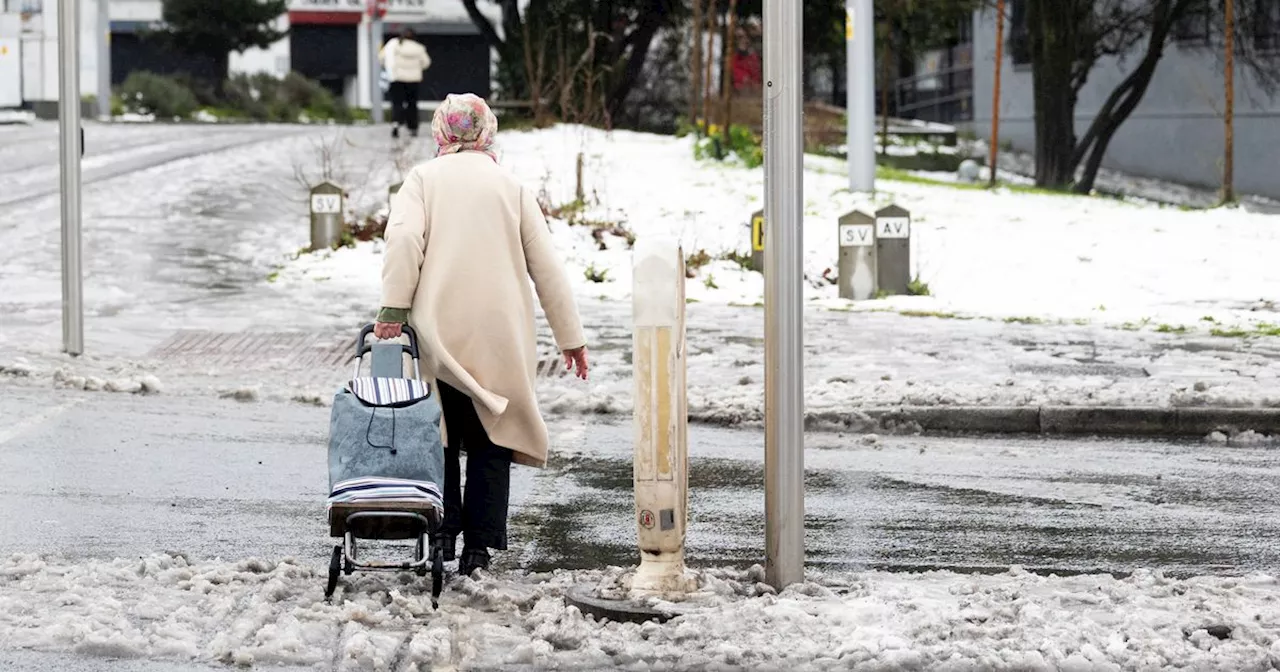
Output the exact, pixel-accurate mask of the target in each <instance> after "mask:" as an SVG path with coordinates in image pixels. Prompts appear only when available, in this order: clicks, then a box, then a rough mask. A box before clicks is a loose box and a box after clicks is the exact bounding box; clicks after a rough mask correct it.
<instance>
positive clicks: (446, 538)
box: [431, 532, 458, 562]
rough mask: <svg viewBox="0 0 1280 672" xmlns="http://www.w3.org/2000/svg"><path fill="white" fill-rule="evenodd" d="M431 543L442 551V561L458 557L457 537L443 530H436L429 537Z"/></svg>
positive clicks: (449, 560) (450, 560)
mask: <svg viewBox="0 0 1280 672" xmlns="http://www.w3.org/2000/svg"><path fill="white" fill-rule="evenodd" d="M431 545H432V546H435V547H436V548H438V549H440V550H441V551H444V561H445V562H452V561H453V560H456V559H457V557H458V537H457V536H455V535H452V534H448V533H445V532H436V533H435V534H434V535H433V536H432V537H431Z"/></svg>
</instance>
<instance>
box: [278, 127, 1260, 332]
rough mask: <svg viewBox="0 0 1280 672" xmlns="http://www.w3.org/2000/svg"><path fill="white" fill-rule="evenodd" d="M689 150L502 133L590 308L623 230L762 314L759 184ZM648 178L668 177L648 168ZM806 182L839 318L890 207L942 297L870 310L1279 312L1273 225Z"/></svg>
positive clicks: (367, 248) (701, 282) (919, 267)
mask: <svg viewBox="0 0 1280 672" xmlns="http://www.w3.org/2000/svg"><path fill="white" fill-rule="evenodd" d="M692 142H693V140H692V139H691V138H683V139H680V138H672V137H665V136H656V135H647V134H641V133H631V132H621V131H618V132H613V133H605V132H603V131H597V130H593V129H584V128H580V127H574V126H559V127H555V128H552V129H548V130H545V131H532V132H512V133H508V134H504V135H502V136H501V144H502V151H503V154H502V161H503V163H504V164H505V165H507V166H508V167H510V168H511V169H512V170H513V171H514V172H515V173H516V174H517V175H518V176H519V177H520V178H521V179H523V180H524V181H525V182H526V184H528V185H530V187H531V188H536V189H539V190H540V192H542V193H543V196H544V198H543V200H544V201H545V202H546V203H547V204H548V205H550V206H552V207H553V209H556V208H563V209H564V211H565V213H566V214H565V215H564V219H559V220H555V221H553V222H552V230H553V232H554V233H555V236H556V240H557V243H558V245H559V246H560V248H561V251H562V252H563V253H564V254H565V256H566V258H567V260H568V267H569V273H570V275H571V277H572V279H573V281H574V282H575V283H576V285H577V290H578V292H579V293H580V294H581V295H583V296H590V297H603V298H607V299H617V300H625V299H627V298H628V297H629V296H630V292H631V278H630V273H631V259H630V253H629V248H628V243H627V236H626V235H624V234H625V232H628V231H629V232H631V233H632V234H634V236H636V237H643V236H654V235H663V236H675V237H678V238H679V239H680V240H681V241H682V243H683V245H684V247H685V251H686V253H687V254H690V255H694V254H697V253H700V252H705V253H706V256H705V258H704V259H703V261H705V262H706V263H705V265H702V266H700V267H698V268H696V269H695V271H696V272H695V277H694V278H693V279H691V280H690V281H689V283H688V296H689V298H690V299H691V300H694V301H704V302H715V303H722V304H724V303H746V304H755V303H758V302H759V301H760V300H761V297H762V294H763V281H762V276H761V275H760V274H759V273H755V272H752V271H747V270H745V269H744V268H743V267H742V266H741V265H739V264H738V263H737V262H735V261H734V260H733V259H734V255H745V254H748V253H749V232H750V228H749V224H748V223H749V221H750V218H751V214H752V213H753V212H754V211H756V210H758V209H760V208H761V207H762V203H763V173H762V171H760V170H747V169H744V168H739V167H734V166H729V165H720V164H717V163H714V162H700V161H697V160H695V159H694V158H693V151H692ZM579 151H581V152H583V154H584V170H583V183H584V191H585V194H586V199H585V200H586V201H587V202H586V205H585V209H577V208H573V207H566V206H569V205H570V204H572V203H573V202H574V201H575V199H576V194H575V192H576V170H575V165H576V160H577V155H578V153H579ZM654 166H660V167H661V169H660V170H644V171H641V170H639V168H640V167H654ZM951 179H952V180H954V177H952V178H951ZM804 181H805V195H806V198H805V218H806V219H805V227H804V249H805V257H806V262H805V273H806V278H807V284H806V290H805V292H806V296H807V298H808V299H810V300H814V301H821V302H822V305H826V306H829V307H839V308H842V309H850V308H851V307H850V306H849V305H847V304H846V303H844V302H841V301H839V300H838V299H837V298H836V297H837V289H836V287H835V286H834V285H833V284H831V282H830V281H829V280H828V279H825V278H824V276H827V278H830V277H833V274H834V272H835V268H836V266H837V251H838V250H837V248H836V230H837V227H836V219H837V218H838V217H839V216H840V215H842V214H844V213H845V212H848V211H849V210H851V209H854V208H857V209H860V210H863V211H866V212H874V211H875V210H876V209H878V208H880V207H883V206H885V205H887V204H889V203H890V202H894V203H897V204H898V205H901V206H903V207H906V208H907V209H908V210H910V211H911V213H912V216H913V238H912V246H913V264H914V266H915V273H916V274H918V275H919V277H920V279H921V280H923V281H924V282H926V283H928V285H929V287H930V290H931V291H932V294H933V297H900V298H895V299H892V300H888V301H875V302H865V303H863V304H861V305H859V306H858V307H857V308H858V309H885V308H892V309H904V308H910V309H913V310H929V311H950V312H960V313H965V314H974V315H983V316H992V317H998V318H999V317H1028V316H1035V317H1039V318H1050V319H1066V320H1075V319H1087V320H1091V321H1094V322H1101V323H1110V324H1119V323H1125V322H1140V321H1146V322H1150V323H1151V326H1152V327H1153V328H1154V327H1155V326H1156V325H1157V324H1160V323H1167V324H1169V325H1170V326H1171V327H1188V328H1195V327H1196V326H1197V325H1200V326H1204V323H1202V322H1201V320H1202V318H1205V317H1212V318H1214V319H1216V320H1218V321H1219V322H1221V323H1223V324H1231V325H1235V324H1241V325H1246V324H1256V323H1259V322H1263V323H1265V322H1266V321H1267V319H1268V316H1269V315H1270V316H1274V314H1275V312H1276V311H1275V310H1274V308H1270V307H1267V306H1269V305H1270V304H1267V303H1266V302H1265V301H1261V302H1260V299H1267V298H1269V297H1272V296H1273V295H1274V294H1275V293H1276V292H1277V290H1278V289H1280V268H1277V267H1276V266H1275V265H1274V264H1270V263H1269V262H1268V261H1267V260H1268V259H1270V258H1272V257H1274V256H1275V255H1276V254H1280V232H1278V231H1277V229H1276V227H1275V226H1273V225H1272V224H1273V221H1272V218H1271V217H1269V216H1267V215H1262V214H1254V213H1248V212H1244V211H1242V210H1238V209H1216V210H1210V211H1181V210H1177V209H1173V208H1167V207H1161V206H1158V205H1156V204H1153V203H1149V202H1145V201H1139V200H1136V199H1129V200H1116V199H1108V198H1087V197H1077V196H1064V195H1051V194H1040V193H1027V192H1022V191H1010V190H1009V189H998V190H996V191H986V190H976V189H957V188H952V187H948V186H938V185H930V184H917V183H911V182H896V181H892V180H880V181H879V182H878V186H879V188H880V189H881V192H880V194H879V195H877V196H876V198H875V199H869V198H866V197H862V196H855V195H853V194H850V193H849V192H848V190H847V184H846V178H845V168H844V165H843V163H842V162H841V161H839V160H836V159H828V158H823V157H816V156H807V157H805V175H804ZM571 222H572V223H571ZM380 261H381V259H380V248H379V247H378V246H377V245H374V244H365V245H362V246H360V247H359V248H358V249H356V250H352V251H349V252H345V253H342V254H333V255H326V258H324V259H319V260H317V259H304V260H299V261H298V262H297V263H296V264H293V265H290V266H287V267H286V268H285V270H284V272H283V273H282V278H287V279H289V280H291V281H297V280H299V279H300V278H301V276H303V275H304V274H305V275H307V276H309V277H311V278H317V277H319V278H325V279H327V280H329V282H327V283H326V288H325V291H334V289H335V286H337V285H339V284H341V285H345V289H347V290H348V291H351V292H354V293H357V294H361V295H370V294H371V292H376V284H377V281H378V273H377V267H378V266H379V264H380ZM371 286H372V287H373V289H371V288H370V287H371ZM374 295H376V294H374ZM1259 305H1262V306H1263V309H1262V310H1261V311H1259V310H1258V306H1259ZM1275 321H1280V319H1277V320H1275ZM1205 328H1207V327H1205Z"/></svg>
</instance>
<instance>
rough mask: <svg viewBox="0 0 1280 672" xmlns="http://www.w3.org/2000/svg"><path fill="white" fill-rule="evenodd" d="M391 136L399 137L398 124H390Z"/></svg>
mask: <svg viewBox="0 0 1280 672" xmlns="http://www.w3.org/2000/svg"><path fill="white" fill-rule="evenodd" d="M391 137H392V138H399V137H400V127H399V126H392V127H391Z"/></svg>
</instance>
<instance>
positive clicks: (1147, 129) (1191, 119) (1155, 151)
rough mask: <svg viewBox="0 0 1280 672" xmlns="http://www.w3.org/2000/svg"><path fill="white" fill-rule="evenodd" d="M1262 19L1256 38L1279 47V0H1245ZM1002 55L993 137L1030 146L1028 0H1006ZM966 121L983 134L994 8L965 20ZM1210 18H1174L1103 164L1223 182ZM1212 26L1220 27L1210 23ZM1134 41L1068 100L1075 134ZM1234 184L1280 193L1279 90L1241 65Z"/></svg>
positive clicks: (1217, 62)
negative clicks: (968, 44)
mask: <svg viewBox="0 0 1280 672" xmlns="http://www.w3.org/2000/svg"><path fill="white" fill-rule="evenodd" d="M1248 1H1251V2H1256V3H1257V11H1261V12H1263V16H1265V17H1268V18H1269V20H1265V21H1261V22H1259V24H1258V26H1257V30H1256V34H1254V35H1251V36H1248V39H1253V40H1255V41H1256V42H1255V45H1254V46H1255V47H1256V48H1259V49H1263V50H1272V49H1280V0H1248ZM1006 5H1007V9H1006V17H1007V19H1006V24H1005V35H1006V37H1007V38H1008V41H1007V42H1006V48H1005V51H1004V60H1003V63H1001V92H1000V142H1001V144H1004V143H1006V142H1007V143H1011V144H1012V145H1013V147H1014V148H1015V149H1018V150H1021V151H1027V152H1030V151H1033V150H1034V148H1035V123H1034V121H1035V117H1034V113H1035V102H1034V96H1033V93H1032V79H1031V67H1030V54H1029V53H1028V50H1027V48H1026V40H1025V36H1026V32H1027V27H1026V0H1006ZM973 22H974V23H973V63H974V72H973V83H974V85H973V110H974V114H973V123H972V130H973V131H974V132H975V133H977V134H978V135H979V136H981V137H983V138H986V139H988V140H989V139H990V132H991V116H992V115H991V110H992V94H993V88H994V80H995V52H996V48H995V47H996V23H995V11H994V10H986V11H982V12H978V13H977V14H976V15H975V16H974V19H973ZM1213 23H1214V22H1212V21H1209V20H1207V19H1205V18H1204V17H1201V16H1194V17H1192V19H1191V20H1188V21H1187V22H1184V24H1183V25H1180V26H1178V28H1177V31H1176V35H1175V37H1174V39H1173V42H1172V43H1171V44H1169V45H1168V46H1167V47H1166V49H1165V53H1164V57H1163V58H1162V59H1161V61H1160V64H1159V66H1158V67H1157V68H1156V72H1155V76H1154V78H1153V79H1152V81H1151V86H1150V87H1149V88H1148V89H1147V92H1146V95H1145V96H1144V97H1143V98H1142V102H1141V103H1140V104H1139V105H1138V107H1137V109H1135V110H1134V112H1133V114H1132V115H1131V116H1130V117H1129V119H1128V120H1127V121H1125V122H1124V124H1123V125H1122V126H1121V127H1120V129H1119V130H1118V131H1117V132H1116V135H1115V137H1114V138H1113V139H1112V141H1111V143H1110V145H1109V147H1108V149H1107V154H1106V158H1105V159H1104V161H1103V166H1104V167H1107V168H1113V169H1116V170H1122V171H1125V172H1128V173H1132V174H1135V175H1141V176H1144V177H1153V178H1160V179H1166V180H1170V181H1173V182H1178V183H1181V184H1187V185H1194V186H1200V187H1206V188H1210V189H1214V188H1217V187H1219V186H1220V185H1221V181H1222V166H1223V153H1224V149H1225V140H1224V137H1225V131H1224V120H1223V110H1224V109H1225V89H1226V83H1225V79H1226V78H1225V73H1224V70H1223V68H1222V66H1221V63H1222V61H1221V59H1220V58H1219V54H1218V53H1217V48H1218V47H1216V46H1215V45H1220V44H1221V36H1220V35H1212V34H1211V31H1212V30H1214V27H1213ZM1218 30H1220V28H1218ZM1145 46H1146V45H1145V44H1142V45H1139V47H1138V48H1137V49H1138V50H1136V51H1135V52H1134V53H1133V54H1131V55H1130V56H1129V57H1128V58H1124V59H1116V58H1108V59H1104V60H1102V61H1101V62H1099V63H1098V65H1097V66H1096V67H1095V68H1094V70H1093V72H1092V73H1091V74H1090V75H1089V79H1088V82H1087V84H1086V85H1085V86H1084V88H1083V89H1082V90H1081V91H1080V97H1079V102H1078V103H1077V105H1076V135H1077V137H1079V136H1081V135H1083V134H1084V133H1085V131H1086V130H1087V129H1088V127H1089V124H1090V123H1092V122H1093V119H1094V117H1095V115H1096V114H1097V112H1098V110H1099V109H1100V108H1101V107H1102V105H1103V103H1104V102H1105V101H1106V99H1107V96H1108V95H1109V94H1110V93H1111V91H1112V90H1113V89H1114V88H1115V87H1116V85H1118V84H1119V83H1120V82H1121V81H1122V80H1123V79H1124V78H1125V77H1126V76H1127V75H1128V74H1129V73H1130V72H1131V71H1132V69H1133V68H1134V67H1135V66H1136V64H1137V62H1138V61H1139V60H1140V59H1141V57H1142V54H1141V51H1140V50H1143V49H1145ZM1234 102H1235V187H1236V190H1237V191H1238V192H1241V193H1246V194H1258V195H1264V196H1270V197H1275V198H1280V171H1277V170H1275V165H1276V159H1275V157H1276V156H1277V155H1278V154H1280V98H1277V99H1273V98H1271V97H1269V96H1268V95H1267V94H1266V93H1265V92H1264V91H1263V90H1262V87H1261V86H1259V84H1258V82H1257V81H1256V80H1255V79H1254V78H1253V77H1252V76H1250V74H1249V73H1248V71H1247V70H1245V69H1243V68H1240V69H1238V70H1237V71H1236V73H1235V101H1234Z"/></svg>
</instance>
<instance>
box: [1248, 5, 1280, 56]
mask: <svg viewBox="0 0 1280 672" xmlns="http://www.w3.org/2000/svg"><path fill="white" fill-rule="evenodd" d="M1254 11H1255V12H1256V15H1255V18H1254V26H1253V46H1254V48H1255V49H1257V50H1259V51H1280V0H1256V4H1255V6H1254Z"/></svg>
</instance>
